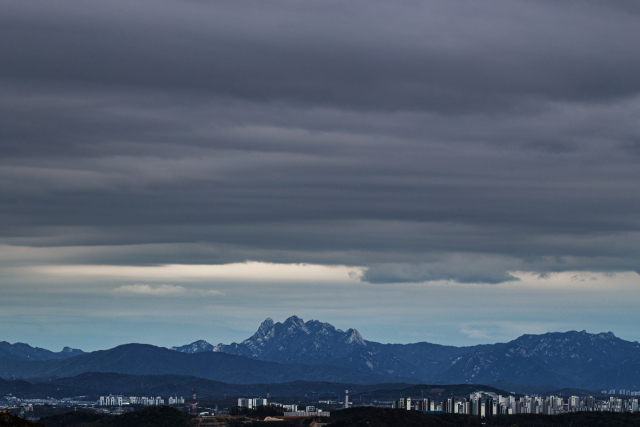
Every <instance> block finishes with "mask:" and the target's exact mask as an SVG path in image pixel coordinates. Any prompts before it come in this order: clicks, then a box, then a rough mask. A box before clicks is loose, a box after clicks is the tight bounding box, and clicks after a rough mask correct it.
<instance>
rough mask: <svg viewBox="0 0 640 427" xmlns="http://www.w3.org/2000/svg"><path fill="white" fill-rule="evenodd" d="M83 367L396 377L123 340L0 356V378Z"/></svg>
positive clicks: (277, 376)
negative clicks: (65, 354) (47, 353)
mask: <svg viewBox="0 0 640 427" xmlns="http://www.w3.org/2000/svg"><path fill="white" fill-rule="evenodd" d="M87 372H103V373H105V372H110V373H117V374H129V375H190V376H194V377H199V378H205V379H209V380H214V381H222V382H226V383H233V384H256V383H265V384H266V383H282V382H290V381H297V380H305V381H327V382H347V383H358V384H373V383H385V382H394V381H392V380H393V379H395V378H390V377H388V376H383V375H378V374H375V373H369V372H360V371H356V370H352V369H348V368H340V367H336V366H333V365H325V364H314V365H310V364H301V363H294V364H281V363H274V362H266V361H261V360H255V359H249V358H246V357H243V356H237V355H232V354H226V353H220V352H213V351H211V352H199V353H193V354H185V353H181V352H177V351H173V350H169V349H167V348H162V347H155V346H152V345H148V344H125V345H121V346H118V347H114V348H112V349H109V350H100V351H94V352H92V353H86V354H82V355H79V356H76V357H71V358H68V359H64V360H46V361H28V360H16V359H0V378H8V379H12V378H17V379H27V380H35V379H43V378H54V379H55V378H62V377H71V376H75V375H79V374H82V373H87ZM395 382H398V381H395Z"/></svg>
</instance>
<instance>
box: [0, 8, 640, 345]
mask: <svg viewBox="0 0 640 427" xmlns="http://www.w3.org/2000/svg"><path fill="white" fill-rule="evenodd" d="M639 36H640V5H639V4H638V3H637V2H633V1H617V2H604V1H596V0H584V1H580V2H558V1H544V0H539V1H524V0H510V1H506V0H493V1H487V2H462V1H450V0H446V1H445V0H433V1H426V2H412V1H406V2H400V3H398V2H393V3H391V2H382V1H376V0H373V1H371V0H368V1H363V0H355V1H349V2H344V1H342V2H340V1H331V0H330V1H323V2H307V1H305V2H291V1H285V0H270V1H246V2H224V1H195V0H189V1H177V0H154V1H148V0H134V1H122V0H112V1H109V2H95V1H88V0H83V1H77V0H75V1H71V0H59V1H56V2H50V1H44V0H33V1H29V2H21V1H13V2H2V3H1V4H0V53H2V61H0V153H1V155H0V292H1V297H0V341H9V342H12V343H13V342H28V343H29V344H30V345H33V346H40V347H44V348H48V349H51V350H55V351H59V350H61V349H62V347H63V346H71V347H73V348H80V349H82V350H85V351H93V350H98V349H106V348H110V347H113V346H116V345H119V344H123V343H130V342H142V343H149V344H154V345H158V346H165V347H171V346H178V345H184V344H188V343H191V342H193V341H195V340H199V339H204V340H207V341H209V342H210V343H213V344H214V345H215V344H217V343H219V342H224V343H231V342H234V341H235V342H240V341H241V340H243V339H245V338H247V337H249V336H250V335H251V334H253V333H254V332H255V330H256V328H257V326H258V325H259V324H260V322H262V321H263V320H264V319H265V318H267V317H271V318H273V319H274V320H275V321H280V322H282V321H284V320H285V319H287V318H289V317H290V316H292V315H294V314H295V315H298V316H300V317H302V318H304V319H305V320H308V319H318V320H320V321H323V322H330V323H331V324H333V325H335V326H336V327H337V328H341V329H343V330H347V329H348V328H356V329H357V330H358V331H359V332H360V334H362V336H363V337H364V338H365V339H368V340H375V341H377V342H383V343H390V342H391V343H411V342H418V341H428V342H433V343H438V344H450V345H456V346H466V345H474V344H480V343H495V342H505V341H509V340H513V339H515V338H517V337H518V336H520V335H522V334H526V333H535V334H540V333H545V332H551V331H569V330H578V331H582V330H586V331H588V332H590V333H600V332H608V331H612V332H614V333H615V335H616V336H617V337H620V338H623V339H625V340H628V341H638V340H640V331H639V330H638V328H637V325H638V321H640V314H639V310H638V301H640V276H639V275H638V271H639V270H638V269H639V264H638V259H640V258H639V255H640V243H639V242H640V215H639V214H640V198H639V197H638V188H639V187H640V161H639V160H640V120H638V118H639V117H640V79H638V75H639V73H640V52H639V51H638V49H635V48H634V46H635V45H636V44H637V43H636V42H637V41H638V39H639Z"/></svg>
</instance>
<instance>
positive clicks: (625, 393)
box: [601, 389, 640, 396]
mask: <svg viewBox="0 0 640 427" xmlns="http://www.w3.org/2000/svg"><path fill="white" fill-rule="evenodd" d="M601 393H602V394H617V395H621V396H640V391H631V390H625V389H621V390H618V391H617V392H616V390H615V389H611V390H602V391H601Z"/></svg>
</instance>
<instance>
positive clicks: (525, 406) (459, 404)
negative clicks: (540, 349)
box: [392, 392, 638, 417]
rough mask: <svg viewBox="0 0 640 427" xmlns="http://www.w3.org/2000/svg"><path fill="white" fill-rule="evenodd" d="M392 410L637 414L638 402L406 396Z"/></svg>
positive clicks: (478, 395)
mask: <svg viewBox="0 0 640 427" xmlns="http://www.w3.org/2000/svg"><path fill="white" fill-rule="evenodd" d="M392 407H393V408H399V409H407V410H417V411H424V412H427V413H435V414H437V413H451V414H468V415H476V416H479V417H491V416H495V415H512V414H546V415H557V414H561V413H566V412H581V411H592V412H593V411H610V412H638V399H622V398H619V397H610V398H609V399H608V400H603V401H596V399H595V398H594V397H592V396H587V397H584V398H583V397H579V396H571V397H569V398H568V399H567V400H565V399H564V398H562V397H557V396H548V397H530V396H524V397H520V398H516V397H515V396H501V395H495V394H493V393H486V392H478V393H472V394H471V395H470V396H469V397H468V398H465V399H462V400H458V399H455V398H453V397H452V398H449V399H447V400H443V401H439V400H431V399H416V400H413V401H412V400H411V398H410V397H405V398H402V399H399V400H396V401H394V402H392Z"/></svg>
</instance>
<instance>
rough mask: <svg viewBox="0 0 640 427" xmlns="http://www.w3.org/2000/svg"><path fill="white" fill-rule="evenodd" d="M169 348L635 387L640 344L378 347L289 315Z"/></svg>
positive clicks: (571, 337) (549, 341)
mask: <svg viewBox="0 0 640 427" xmlns="http://www.w3.org/2000/svg"><path fill="white" fill-rule="evenodd" d="M172 350H175V351H178V352H184V353H192V354H193V353H200V352H214V353H215V352H219V353H227V354H234V355H239V356H244V357H247V358H250V359H255V360H263V361H270V362H277V363H285V364H286V363H307V364H328V365H334V366H336V367H341V368H348V369H352V370H358V371H361V372H370V373H372V374H378V375H384V376H387V377H391V378H402V380H403V381H411V380H413V381H415V382H426V383H430V384H460V383H483V384H495V383H512V384H522V385H525V384H526V385H533V386H540V385H544V386H550V387H554V386H555V387H558V388H560V387H576V388H586V389H599V388H613V387H618V388H640V344H639V343H638V342H630V341H625V340H622V339H620V338H617V337H616V336H615V335H614V334H613V333H611V332H607V333H599V334H590V333H587V332H586V331H581V332H576V331H569V332H553V333H547V334H541V335H523V336H521V337H519V338H517V339H515V340H513V341H510V342H508V343H497V344H488V345H476V346H470V347H454V346H444V345H438V344H431V343H426V342H421V343H415V344H381V343H377V342H374V341H367V340H365V339H363V338H362V336H361V335H360V334H359V333H358V331H357V330H355V329H348V330H347V331H342V330H340V329H336V328H335V327H333V326H332V325H330V324H328V323H322V322H319V321H316V320H310V321H308V322H304V321H303V320H302V319H300V318H299V317H297V316H292V317H290V318H288V319H287V320H285V321H284V322H282V323H280V322H278V323H275V322H274V321H273V320H272V319H267V320H265V321H264V322H263V323H262V324H261V325H260V327H259V328H258V330H257V332H256V333H255V334H253V336H251V337H250V338H248V339H246V340H244V341H242V342H241V343H232V344H228V345H227V344H218V345H216V346H213V345H211V344H209V343H208V342H206V341H197V342H195V343H192V344H189V345H185V346H181V347H173V348H172Z"/></svg>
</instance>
